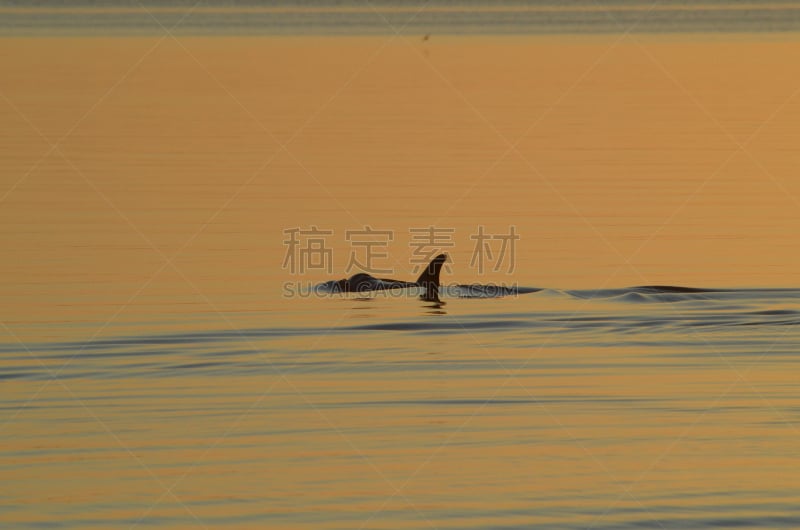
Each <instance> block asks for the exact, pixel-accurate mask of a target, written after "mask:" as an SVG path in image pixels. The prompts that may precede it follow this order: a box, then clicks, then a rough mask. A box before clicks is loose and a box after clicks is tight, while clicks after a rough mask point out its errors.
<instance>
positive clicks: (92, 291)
mask: <svg viewBox="0 0 800 530" xmlns="http://www.w3.org/2000/svg"><path fill="white" fill-rule="evenodd" d="M45 4H46V5H48V6H49V5H51V4H47V3H45ZM147 5H150V4H147ZM182 5H183V4H181V6H182ZM392 5H394V4H392ZM714 5H718V4H714ZM759 5H760V6H761V7H763V5H761V4H759ZM3 6H4V7H3V8H4V9H5V10H6V11H9V12H10V11H14V10H16V11H14V12H15V13H16V14H14V16H15V17H17V20H32V19H31V18H30V17H31V14H30V13H28V12H27V11H26V10H25V9H23V8H20V6H17V5H16V4H14V5H9V4H3ZM134 7H135V6H134ZM634 7H635V6H634ZM761 7H759V9H761ZM791 8H792V6H788V7H786V6H784V7H783V8H782V9H786V10H790V11H791V10H792V9H791ZM792 12H793V11H792ZM627 14H629V13H628V12H627V11H626V16H627ZM762 14H763V13H762ZM767 14H769V16H772V15H773V14H774V13H772V12H771V11H770V12H769V13H767ZM62 15H63V14H58V13H56V14H55V15H53V16H62ZM717 15H719V12H718V11H715V15H714V16H717ZM164 16H168V17H171V16H173V14H170V13H166V14H165V15H164ZM205 16H208V13H205V12H200V13H199V14H198V16H197V17H196V18H193V19H192V20H193V23H195V24H200V23H201V22H202V21H203V20H204V19H203V17H205ZM259 16H263V14H262V15H259ZM315 16H317V17H318V18H319V17H322V18H324V16H322V15H319V14H317V15H315ZM397 16H399V15H397ZM431 16H433V15H431ZM526 16H528V15H526ZM575 16H577V15H575ZM720 16H721V15H720ZM725 16H727V15H725ZM26 17H27V18H26ZM37 20H38V19H37ZM126 20H128V19H126ZM320 20H321V19H320ZM422 20H423V22H424V21H425V20H430V18H423V19H422ZM570 20H572V19H570ZM785 20H786V21H787V24H789V23H791V21H792V20H793V19H791V18H789V17H788V16H787V17H786V18H785ZM190 27H191V26H190ZM420 28H422V26H419V27H417V29H420ZM6 29H8V28H6ZM74 29H75V28H71V29H70V31H72V30H74ZM79 29H80V28H79ZM150 31H151V33H152V31H154V30H153V29H152V28H151V30H150ZM597 32H598V33H602V32H603V31H601V30H599V29H598V31H597ZM6 33H8V31H6ZM798 52H800V45H798V43H797V41H796V39H795V38H794V37H792V35H791V34H785V35H783V36H781V37H776V36H774V35H769V36H766V35H761V36H753V35H741V34H739V35H725V36H715V37H713V38H711V37H708V36H703V35H701V36H698V35H694V36H685V35H684V36H681V37H678V36H675V35H670V36H662V37H655V36H652V35H649V36H641V35H636V36H630V35H629V36H624V37H622V38H620V36H619V35H616V36H615V35H612V36H597V35H595V36H593V37H585V36H584V37H581V38H574V37H568V36H563V35H561V36H558V35H557V36H552V37H543V36H538V37H522V36H517V37H502V38H501V37H496V36H482V37H469V38H467V37H454V36H451V37H441V38H440V36H439V35H438V34H433V35H432V36H430V37H429V38H428V39H427V40H426V39H424V37H423V35H422V34H419V35H412V36H410V37H407V38H406V37H395V36H392V35H382V36H374V37H367V36H362V37H336V38H323V37H319V36H316V37H308V36H307V37H304V38H299V37H277V36H271V37H260V38H245V37H238V36H237V37H234V36H228V37H216V38H200V37H191V38H190V37H186V38H184V37H183V36H181V37H180V38H179V39H175V38H170V37H166V36H164V37H163V38H162V37H160V36H152V35H150V36H148V37H141V38H128V37H124V38H123V37H119V38H108V37H103V36H95V37H91V38H86V37H75V38H42V37H32V38H16V37H14V38H4V39H3V40H2V41H1V42H0V71H2V72H3V75H2V76H0V96H2V97H0V116H1V117H2V119H0V137H1V138H2V140H3V141H0V155H2V156H0V179H2V180H0V184H2V189H0V194H2V195H0V249H2V256H3V258H2V260H0V323H2V325H0V526H3V527H4V528H5V527H8V528H20V529H45V528H69V529H83V528H114V529H117V528H154V529H159V530H161V529H164V530H167V529H169V530H172V529H183V528H225V529H237V528H241V529H244V528H281V529H284V528H285V529H292V528H298V529H299V528H315V529H316V528H321V529H334V528H335V529H357V528H365V529H366V528H369V529H381V528H398V529H399V528H441V529H445V528H447V529H456V528H458V529H473V528H475V529H477V528H493V529H523V528H553V529H579V528H583V529H591V528H597V529H610V528H615V529H616V528H665V529H667V528H706V527H713V528H729V527H737V528H752V529H756V528H797V527H800V509H799V508H798V506H800V482H798V477H799V476H800V454H799V453H800V444H798V435H800V432H799V431H798V423H799V422H800V397H798V396H800V392H798V390H800V388H799V386H800V379H798V374H800V366H799V364H800V328H799V327H798V326H797V324H798V323H800V290H798V288H800V253H798V251H797V249H798V245H797V234H798V233H800V217H799V216H798V215H797V212H798V204H800V202H798V201H797V197H799V196H800V181H799V180H798V179H797V167H800V166H798V164H800V151H798V149H797V145H798V143H797V139H798V138H800V136H798V126H797V124H798V123H800V102H798V101H797V98H796V97H795V94H796V91H797V89H798V87H800V61H797V60H795V59H796V57H797V56H798ZM364 225H370V226H372V227H373V228H375V229H388V230H392V231H394V235H395V238H394V239H393V240H392V241H391V242H389V243H387V248H386V251H387V254H388V257H386V258H382V259H380V260H378V262H377V263H376V264H375V266H376V267H382V268H388V269H391V270H392V274H386V276H389V277H396V278H398V279H408V278H412V277H414V273H413V266H412V265H413V264H412V263H411V258H412V257H413V252H412V251H413V246H411V245H410V243H411V239H410V233H409V230H410V229H412V228H420V227H428V226H439V227H444V228H450V229H452V230H453V231H454V234H455V236H454V239H453V243H454V245H453V246H449V247H447V248H444V249H443V250H445V251H447V252H448V253H449V254H450V256H451V258H452V260H453V262H452V267H451V269H450V270H446V271H445V272H444V273H443V280H444V281H445V282H457V283H471V282H481V283H489V282H499V283H516V284H518V285H520V286H528V287H540V288H543V290H541V291H539V292H535V293H530V294H525V295H520V296H512V297H505V298H485V299H463V298H457V297H454V296H445V297H444V301H445V302H446V304H444V305H434V304H431V303H426V302H422V301H420V300H417V299H415V298H414V297H386V296H375V297H374V298H373V299H356V298H354V297H341V296H333V297H299V296H293V297H287V296H284V295H285V294H286V289H285V288H286V285H287V282H288V284H289V285H296V284H303V285H308V284H315V283H318V282H321V281H326V280H330V279H338V278H341V277H344V276H346V275H348V274H350V273H351V272H355V271H351V272H346V270H345V269H346V268H347V264H348V255H349V252H350V251H351V250H352V249H351V247H350V246H349V243H348V241H347V239H346V236H345V235H346V231H347V230H349V229H362V228H363V227H364ZM479 225H480V226H485V227H486V230H487V232H488V233H493V234H504V233H507V232H508V230H509V227H510V226H514V227H515V228H516V231H517V233H518V234H520V236H521V239H520V240H519V241H518V242H517V243H518V244H517V248H516V260H515V269H514V270H513V271H510V272H509V271H508V270H507V269H506V268H505V267H503V268H501V269H499V270H498V271H493V270H491V269H487V270H486V271H484V272H483V273H481V272H479V271H476V270H474V269H473V268H471V267H470V265H469V264H470V260H471V257H472V255H473V244H474V241H473V240H471V239H470V238H469V236H470V235H472V234H474V233H475V231H476V229H477V227H478V226H479ZM311 226H317V227H318V228H320V229H325V230H331V231H333V235H332V236H331V237H330V241H329V244H330V249H331V251H332V257H333V259H332V263H331V268H330V272H329V271H328V270H320V269H314V270H310V271H307V272H306V273H304V274H299V273H297V271H292V270H289V269H284V268H282V266H281V265H282V264H283V263H284V261H285V256H286V252H287V247H286V246H285V244H284V241H285V240H286V237H287V234H286V232H285V230H287V229H292V228H295V227H302V228H305V229H308V228H310V227H311ZM495 250H497V248H495ZM495 256H496V254H495ZM654 284H660V285H685V286H694V287H708V288H714V289H718V290H710V291H703V292H689V293H685V292H661V291H658V290H654V289H630V288H627V287H626V286H636V285H654Z"/></svg>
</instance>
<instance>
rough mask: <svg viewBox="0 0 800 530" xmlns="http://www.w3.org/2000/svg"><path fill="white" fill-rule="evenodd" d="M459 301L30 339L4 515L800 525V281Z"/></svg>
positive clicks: (68, 522) (129, 520)
mask: <svg viewBox="0 0 800 530" xmlns="http://www.w3.org/2000/svg"><path fill="white" fill-rule="evenodd" d="M445 301H446V304H445V305H440V306H437V305H432V304H430V303H427V302H422V301H419V300H416V299H414V298H413V297H412V298H393V299H381V298H380V297H376V298H373V299H353V298H348V297H343V296H341V295H335V296H332V297H331V298H329V299H319V300H318V299H311V300H307V301H305V302H304V303H303V306H302V307H298V306H297V305H295V306H294V307H292V309H294V310H299V311H302V312H303V314H307V315H313V318H312V317H309V319H308V321H307V322H306V323H305V324H302V323H301V321H300V320H299V319H298V318H294V319H283V318H281V317H279V316H277V315H275V314H270V313H260V314H252V315H249V316H247V318H246V319H243V318H239V317H237V316H229V317H227V320H228V321H227V323H226V324H225V325H222V326H220V325H219V324H218V323H217V322H216V321H217V319H215V318H207V319H200V320H198V321H196V322H193V323H192V324H191V325H189V324H187V325H185V326H181V325H174V326H172V329H169V330H167V329H161V328H162V327H163V324H162V323H159V322H151V323H147V322H142V323H139V324H138V325H137V326H136V328H137V330H138V331H137V332H135V333H134V332H130V331H128V332H126V330H125V329H124V328H119V329H115V333H114V334H111V335H109V336H104V337H103V338H99V339H97V340H94V341H91V342H89V343H86V342H84V341H74V342H73V341H66V342H44V341H43V342H32V343H28V344H27V347H28V348H30V349H31V351H30V352H27V351H25V350H24V349H23V348H21V347H19V346H18V345H14V344H6V345H4V346H3V349H2V354H1V355H2V360H3V370H2V373H0V378H2V380H3V385H4V389H5V391H4V399H3V410H4V411H6V414H8V413H9V412H10V413H11V420H10V421H11V426H12V430H11V432H10V433H9V432H8V431H7V430H6V436H5V437H4V440H5V441H4V447H5V448H4V451H3V469H4V475H5V476H6V477H8V479H7V481H6V482H5V483H6V485H9V484H12V483H13V487H11V488H4V494H3V498H2V505H3V512H2V513H3V520H4V521H6V522H7V523H9V524H10V526H12V527H14V528H45V527H48V528H49V527H51V526H52V525H51V522H52V521H53V520H54V519H57V525H56V526H57V527H64V528H92V527H97V528H125V527H139V526H141V527H143V528H146V527H155V528H183V527H193V526H198V527H201V528H202V527H207V528H214V527H219V528H254V527H260V528H408V527H432V528H531V527H537V528H570V529H571V528H621V527H624V528H700V527H730V526H737V527H745V528H795V527H797V525H799V524H800V509H798V503H797V501H798V490H797V471H798V468H797V465H798V464H797V463H798V456H799V455H798V451H800V449H798V447H799V446H798V444H797V435H798V432H797V430H796V428H795V424H796V423H797V420H798V415H800V402H798V386H799V383H798V379H797V368H798V366H797V365H798V348H800V331H798V327H797V324H798V323H800V291H798V290H746V291H735V290H732V291H715V292H699V293H652V292H651V293H647V292H642V290H640V289H636V290H628V289H620V290H604V291H587V290H583V291H572V292H564V291H551V290H543V291H540V292H537V293H531V294H525V295H519V296H517V297H508V298H499V299H452V298H446V299H445ZM145 329H147V330H148V331H143V330H145ZM56 375H57V379H53V377H54V376H56ZM25 389H39V392H38V394H37V395H35V396H33V399H32V396H31V395H30V393H29V392H28V391H25ZM29 400H31V401H29ZM19 407H22V408H21V410H18V408H19ZM17 414H18V415H19V417H18V419H16V420H15V419H14V416H15V415H17ZM6 421H9V419H7V420H6ZM6 429H7V427H6ZM9 434H11V436H9Z"/></svg>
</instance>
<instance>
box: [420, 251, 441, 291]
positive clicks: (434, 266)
mask: <svg viewBox="0 0 800 530" xmlns="http://www.w3.org/2000/svg"><path fill="white" fill-rule="evenodd" d="M445 261H447V254H439V255H438V256H436V257H435V258H433V259H432V260H431V262H430V263H428V266H427V267H425V269H424V270H423V271H422V274H420V275H419V278H417V281H416V284H417V285H419V286H420V287H422V288H424V289H425V295H424V297H425V298H428V299H438V295H439V273H440V272H441V271H442V265H444V262H445Z"/></svg>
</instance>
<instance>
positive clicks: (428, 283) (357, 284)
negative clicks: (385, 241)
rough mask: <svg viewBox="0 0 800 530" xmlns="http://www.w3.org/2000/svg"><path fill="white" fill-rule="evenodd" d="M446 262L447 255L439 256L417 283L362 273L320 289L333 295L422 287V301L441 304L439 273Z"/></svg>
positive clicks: (429, 264) (330, 283) (333, 281)
mask: <svg viewBox="0 0 800 530" xmlns="http://www.w3.org/2000/svg"><path fill="white" fill-rule="evenodd" d="M446 261H447V254H439V255H438V256H436V257H435V258H433V259H432V260H431V262H430V263H428V266H427V267H425V270H423V271H422V274H420V275H419V278H417V281H415V282H404V281H400V280H391V279H388V278H375V277H374V276H371V275H369V274H367V273H365V272H360V273H358V274H354V275H353V276H350V277H349V278H344V279H341V280H331V281H328V282H325V283H323V284H320V286H319V287H321V288H322V289H324V290H326V291H328V292H331V293H366V292H369V291H383V290H386V289H405V288H408V287H421V288H422V295H421V296H420V298H421V299H423V300H425V301H429V302H440V300H439V273H440V272H441V270H442V265H444V263H445V262H446Z"/></svg>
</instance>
